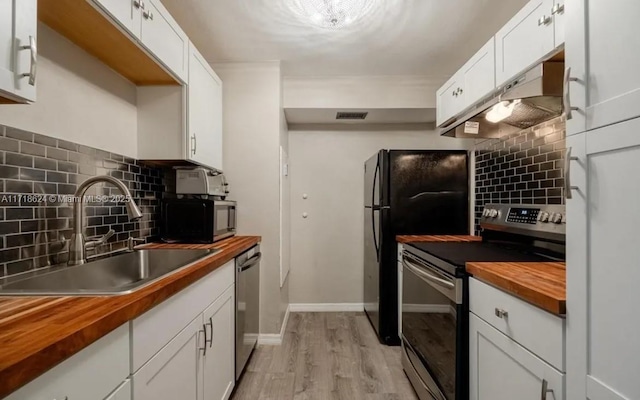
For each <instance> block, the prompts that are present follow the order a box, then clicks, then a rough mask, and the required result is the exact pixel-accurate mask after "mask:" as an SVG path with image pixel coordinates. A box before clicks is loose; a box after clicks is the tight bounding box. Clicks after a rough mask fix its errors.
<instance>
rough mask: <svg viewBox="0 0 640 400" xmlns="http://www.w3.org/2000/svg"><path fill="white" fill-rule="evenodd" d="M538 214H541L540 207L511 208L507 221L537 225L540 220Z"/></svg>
mask: <svg viewBox="0 0 640 400" xmlns="http://www.w3.org/2000/svg"><path fill="white" fill-rule="evenodd" d="M538 215H540V209H539V208H516V207H512V208H510V209H509V214H508V215H507V222H517V223H521V224H532V225H535V224H536V223H537V222H538Z"/></svg>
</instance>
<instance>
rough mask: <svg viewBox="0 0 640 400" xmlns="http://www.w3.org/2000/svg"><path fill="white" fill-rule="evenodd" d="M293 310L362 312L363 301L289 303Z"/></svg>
mask: <svg viewBox="0 0 640 400" xmlns="http://www.w3.org/2000/svg"><path fill="white" fill-rule="evenodd" d="M289 309H290V310H291V312H362V311H364V304H363V303H297V304H289Z"/></svg>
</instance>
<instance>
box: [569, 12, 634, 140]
mask: <svg viewBox="0 0 640 400" xmlns="http://www.w3.org/2000/svg"><path fill="white" fill-rule="evenodd" d="M565 13H566V18H567V28H566V66H567V68H571V77H572V78H577V80H575V81H571V82H570V83H569V85H568V87H569V90H570V99H571V105H572V106H573V107H577V108H578V110H577V111H574V112H573V113H572V117H573V118H572V119H570V120H568V121H567V134H568V135H572V134H576V133H580V132H584V131H587V130H592V129H596V128H600V127H603V126H606V125H611V124H614V123H616V122H621V121H625V120H629V119H632V118H636V117H639V116H640V107H638V104H640V74H638V71H639V70H640V56H638V55H639V54H640V26H639V25H638V23H637V19H638V15H640V2H638V1H630V0H611V1H583V0H566V11H565ZM612 32H615V36H612Z"/></svg>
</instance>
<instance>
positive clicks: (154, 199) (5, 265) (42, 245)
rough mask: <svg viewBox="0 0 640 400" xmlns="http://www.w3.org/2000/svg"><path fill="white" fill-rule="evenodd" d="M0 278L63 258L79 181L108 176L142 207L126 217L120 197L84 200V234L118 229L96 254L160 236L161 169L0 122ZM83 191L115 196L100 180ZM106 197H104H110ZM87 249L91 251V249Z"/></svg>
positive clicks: (114, 191) (103, 232) (162, 174)
mask: <svg viewBox="0 0 640 400" xmlns="http://www.w3.org/2000/svg"><path fill="white" fill-rule="evenodd" d="M0 162H1V165H0V277H3V276H8V275H14V274H19V273H22V272H25V271H29V270H32V269H34V268H40V267H46V266H49V265H55V264H60V263H63V262H66V259H67V252H68V240H69V238H70V237H71V231H72V229H71V226H72V221H73V216H72V214H73V213H72V206H73V204H72V202H70V199H69V198H68V197H67V196H70V197H72V195H73V194H74V193H75V191H76V189H77V187H78V184H79V183H82V182H83V181H85V180H86V179H87V178H89V177H91V176H95V175H110V176H113V177H115V178H118V179H120V180H122V181H124V183H125V184H126V185H127V186H128V188H129V190H130V191H131V194H132V196H133V200H134V201H135V202H136V204H138V206H139V207H140V209H141V210H142V213H143V218H142V219H141V220H140V221H136V222H130V221H129V219H128V217H127V213H126V209H125V207H124V205H123V204H122V203H115V202H108V201H105V202H87V203H86V206H85V208H84V219H85V221H84V222H85V226H86V230H85V235H86V236H87V237H90V236H97V235H104V234H105V233H107V232H108V231H109V230H110V229H113V230H115V231H116V234H115V235H114V236H113V237H111V239H110V240H109V241H108V242H107V243H106V244H105V245H103V246H101V247H100V248H99V249H97V253H105V252H109V251H113V250H118V249H121V248H123V247H124V246H125V245H126V240H127V238H129V237H130V236H131V237H142V238H145V239H148V240H149V239H152V238H156V237H157V236H158V233H159V232H158V229H159V227H158V221H159V213H160V200H161V198H162V194H163V192H164V191H165V184H166V183H165V176H167V175H168V174H165V171H164V170H163V169H161V168H155V167H151V166H148V165H145V164H144V163H142V162H140V161H137V160H134V159H131V158H129V157H125V156H123V155H120V154H114V153H109V152H106V151H103V150H99V149H95V148H91V147H87V146H84V145H79V144H76V143H72V142H68V141H65V140H59V139H55V138H51V137H48V136H44V135H40V134H35V133H31V132H25V131H21V130H18V129H13V128H9V127H4V126H2V125H0ZM87 195H94V196H95V195H105V196H109V195H119V193H118V192H117V190H116V189H115V188H112V187H110V186H105V184H102V183H101V184H98V185H94V186H93V188H91V189H90V190H89V191H88V192H87ZM107 200H108V199H107ZM89 254H94V252H93V251H92V252H90V253H89Z"/></svg>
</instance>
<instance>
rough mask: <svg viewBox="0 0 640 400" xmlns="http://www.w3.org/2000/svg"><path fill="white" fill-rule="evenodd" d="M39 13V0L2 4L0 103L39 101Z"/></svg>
mask: <svg viewBox="0 0 640 400" xmlns="http://www.w3.org/2000/svg"><path fill="white" fill-rule="evenodd" d="M36 11H37V3H36V0H19V1H16V0H14V1H12V0H0V103H3V101H2V98H3V97H4V98H6V99H9V101H10V102H13V101H16V102H32V101H35V100H36V81H37V80H36V77H37V62H38V58H37V57H38V53H37V44H36V41H37V35H36V31H37V19H36ZM26 74H29V76H26ZM32 74H33V77H31V75H32ZM31 78H33V79H31Z"/></svg>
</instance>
